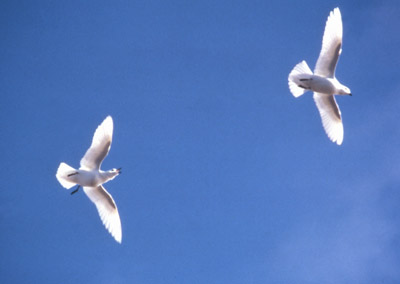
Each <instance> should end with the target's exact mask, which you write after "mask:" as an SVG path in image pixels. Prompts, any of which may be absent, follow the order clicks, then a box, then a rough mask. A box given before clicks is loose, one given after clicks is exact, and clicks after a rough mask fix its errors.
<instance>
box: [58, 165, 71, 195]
mask: <svg viewBox="0 0 400 284" xmlns="http://www.w3.org/2000/svg"><path fill="white" fill-rule="evenodd" d="M75 172H76V170H75V169H74V168H73V167H70V166H68V165H67V164H66V163H61V164H60V166H59V167H58V170H57V174H56V178H57V179H58V181H59V182H60V183H61V185H62V186H63V187H65V188H66V189H69V188H71V187H73V186H74V185H76V183H75V182H73V181H71V179H70V178H69V175H71V174H73V173H75Z"/></svg>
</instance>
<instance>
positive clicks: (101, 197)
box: [83, 185, 122, 243]
mask: <svg viewBox="0 0 400 284" xmlns="http://www.w3.org/2000/svg"><path fill="white" fill-rule="evenodd" d="M83 191H84V192H85V193H86V195H87V196H88V197H89V199H90V200H91V201H92V202H93V203H94V204H95V205H96V208H97V211H98V212H99V215H100V218H101V221H102V222H103V224H104V226H105V227H106V228H107V230H108V231H109V232H110V234H111V235H112V236H113V237H114V239H115V240H116V241H117V242H119V243H121V240H122V230H121V220H120V218H119V213H118V209H117V205H115V202H114V199H113V198H112V196H111V195H110V194H109V193H108V192H107V190H105V188H104V187H103V186H102V185H99V186H98V187H83Z"/></svg>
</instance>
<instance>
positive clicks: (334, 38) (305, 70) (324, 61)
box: [288, 8, 351, 145]
mask: <svg viewBox="0 0 400 284" xmlns="http://www.w3.org/2000/svg"><path fill="white" fill-rule="evenodd" d="M342 36H343V25H342V16H341V14H340V10H339V8H335V9H334V10H333V11H331V12H330V15H329V17H328V20H327V21H326V26H325V32H324V37H323V39H322V49H321V52H320V54H319V57H318V60H317V64H316V65H315V69H314V73H313V72H312V71H311V69H310V68H309V67H308V65H307V63H306V62H305V61H304V60H303V61H302V62H300V63H299V64H297V65H296V66H295V67H294V68H293V70H292V71H291V72H290V74H289V78H288V81H289V89H290V91H291V92H292V94H293V96H295V97H296V98H297V97H299V96H301V95H302V94H304V93H305V92H306V91H313V92H314V101H315V103H316V105H317V108H318V111H319V113H320V115H321V119H322V125H323V126H324V129H325V132H326V134H327V135H328V137H329V138H330V139H331V140H332V142H336V143H337V144H338V145H341V144H342V142H343V123H342V116H341V113H340V109H339V106H338V104H337V103H336V100H335V97H334V95H350V96H351V91H350V89H349V88H348V87H346V86H344V85H342V84H341V83H340V82H339V81H338V80H337V79H336V77H335V68H336V64H337V62H338V60H339V55H340V53H341V52H342Z"/></svg>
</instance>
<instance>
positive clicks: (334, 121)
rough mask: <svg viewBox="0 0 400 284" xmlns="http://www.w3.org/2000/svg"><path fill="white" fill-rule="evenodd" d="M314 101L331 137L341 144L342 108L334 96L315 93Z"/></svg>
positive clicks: (333, 140)
mask: <svg viewBox="0 0 400 284" xmlns="http://www.w3.org/2000/svg"><path fill="white" fill-rule="evenodd" d="M314 101H315V103H316V105H317V108H318V111H319V114H320V115H321V119H322V125H323V126H324V129H325V132H326V134H327V135H328V137H329V139H331V140H332V142H336V144H338V145H341V144H342V142H343V123H342V117H341V114H340V109H339V106H338V105H337V103H336V100H335V98H334V96H333V95H325V94H320V93H314Z"/></svg>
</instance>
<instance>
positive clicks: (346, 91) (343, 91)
mask: <svg viewBox="0 0 400 284" xmlns="http://www.w3.org/2000/svg"><path fill="white" fill-rule="evenodd" d="M339 95H349V96H351V95H352V94H351V91H350V89H349V88H347V87H346V86H344V85H342V86H341V88H340V90H339Z"/></svg>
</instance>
